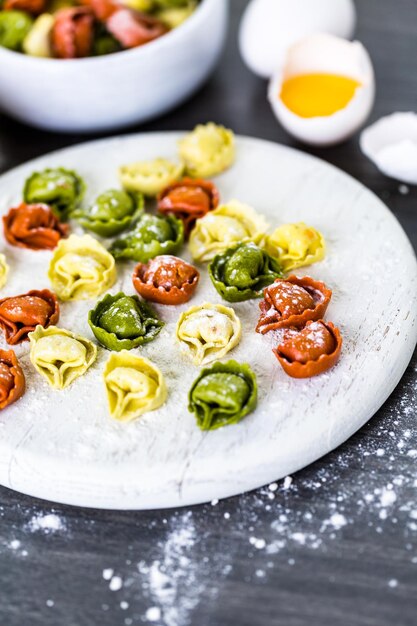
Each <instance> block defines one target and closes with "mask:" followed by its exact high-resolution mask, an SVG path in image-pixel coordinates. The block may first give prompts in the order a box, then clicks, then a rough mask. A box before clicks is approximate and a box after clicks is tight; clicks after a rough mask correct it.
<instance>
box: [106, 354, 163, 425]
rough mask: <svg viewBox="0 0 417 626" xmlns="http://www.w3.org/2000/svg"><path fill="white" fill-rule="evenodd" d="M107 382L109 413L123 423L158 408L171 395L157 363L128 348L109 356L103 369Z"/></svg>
mask: <svg viewBox="0 0 417 626" xmlns="http://www.w3.org/2000/svg"><path fill="white" fill-rule="evenodd" d="M104 384H105V387H106V393H107V398H108V402H109V410H110V415H111V417H113V418H114V419H116V420H119V421H121V422H129V421H131V420H133V419H135V418H136V417H139V416H140V415H142V414H143V413H147V412H148V411H153V410H155V409H157V408H158V407H160V406H161V405H162V404H163V403H164V402H165V400H166V398H167V395H168V392H167V387H166V384H165V380H164V377H163V375H162V373H161V371H160V370H159V369H158V368H157V367H156V365H154V364H153V363H152V362H151V361H149V360H148V359H145V358H144V357H140V356H136V355H135V354H132V353H131V352H129V351H128V350H122V351H121V352H117V353H115V352H114V353H112V354H111V355H110V357H109V359H108V361H107V363H106V365H105V368H104Z"/></svg>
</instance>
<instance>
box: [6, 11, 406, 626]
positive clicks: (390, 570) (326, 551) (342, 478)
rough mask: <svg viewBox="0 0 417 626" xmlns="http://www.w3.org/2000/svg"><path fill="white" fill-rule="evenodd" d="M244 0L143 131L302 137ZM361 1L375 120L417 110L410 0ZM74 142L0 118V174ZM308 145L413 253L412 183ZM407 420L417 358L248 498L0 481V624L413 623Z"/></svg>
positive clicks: (353, 147) (355, 154)
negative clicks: (148, 496) (242, 22)
mask: <svg viewBox="0 0 417 626" xmlns="http://www.w3.org/2000/svg"><path fill="white" fill-rule="evenodd" d="M245 4H246V2H245V1H243V0H242V1H241V0H232V1H231V5H232V7H231V9H232V20H231V27H230V33H229V37H228V42H227V47H226V50H225V53H224V56H223V59H222V62H221V64H220V66H219V67H218V69H217V71H216V73H215V74H214V76H213V77H212V79H211V80H210V81H209V83H208V84H207V85H206V86H205V87H204V88H203V89H202V90H201V91H200V92H199V93H198V94H196V95H195V96H194V97H193V98H192V100H190V101H189V102H188V103H186V104H185V105H183V106H182V107H181V108H179V109H177V110H176V111H173V112H172V113H170V114H169V115H166V116H165V117H163V118H161V119H159V120H156V121H155V122H152V123H149V124H147V125H146V126H144V127H142V128H141V130H165V129H166V130H175V129H187V128H191V127H193V125H194V124H196V123H198V122H200V121H204V120H210V119H211V120H213V121H215V122H221V123H224V124H226V125H228V126H231V127H232V128H233V129H234V130H235V131H236V132H237V133H241V134H246V135H252V136H257V137H263V138H266V139H270V140H273V141H279V142H282V143H285V144H288V145H295V146H297V147H300V146H298V144H296V143H295V142H293V141H292V140H291V139H289V138H288V136H287V135H286V134H285V133H284V132H283V131H282V130H281V129H280V127H279V126H278V125H277V124H276V123H275V120H274V118H273V116H272V113H271V111H270V109H269V106H268V105H267V103H266V100H265V91H266V84H265V82H264V81H262V80H260V79H258V78H256V77H255V76H253V75H251V74H250V73H249V71H248V70H247V69H246V68H245V67H244V66H243V64H242V63H241V61H240V58H239V55H238V52H237V46H236V33H237V25H238V21H239V17H240V15H241V12H242V9H243V7H244V6H245ZM357 4H358V13H359V26H358V31H357V37H358V39H360V40H361V41H362V42H363V43H364V44H365V45H366V46H367V48H368V50H369V52H370V54H371V56H372V59H373V61H374V64H375V70H376V77H377V92H378V93H377V101H376V106H375V109H374V112H373V118H374V119H376V118H378V117H380V116H381V115H384V114H387V113H390V112H392V111H394V110H404V111H406V110H416V103H417V72H416V64H417V61H416V59H417V31H416V24H417V5H416V3H415V0H397V2H395V3H394V2H390V1H389V0H366V2H360V3H359V2H358V3H357ZM28 97H33V95H31V94H28ZM36 97H41V88H40V91H39V94H37V95H36ZM45 106H47V103H45ZM131 130H132V129H129V132H130V131H131ZM133 130H136V129H133ZM137 130H139V129H137ZM83 139H84V137H82V136H65V135H52V134H47V133H44V132H41V131H37V130H33V129H29V128H27V127H25V126H23V125H20V124H18V123H16V122H14V121H12V120H10V119H8V118H6V117H4V116H3V117H1V116H0V170H1V171H5V170H6V169H8V168H10V167H13V166H14V165H17V164H19V163H21V162H23V161H25V160H28V159H30V158H32V157H35V156H37V155H40V154H42V153H44V152H47V151H49V150H53V149H56V148H61V147H63V146H66V145H70V144H73V143H77V142H79V141H82V140H83ZM303 149H305V148H303ZM308 151H310V152H311V153H313V154H316V155H317V156H320V157H321V158H323V159H326V160H328V161H330V162H331V163H333V164H335V165H337V166H338V167H340V168H342V169H343V170H345V171H347V172H348V173H350V174H351V175H352V176H354V177H355V178H357V179H358V180H360V181H361V182H363V183H364V184H365V185H367V186H368V187H369V188H370V189H372V190H373V191H374V192H375V193H376V194H377V195H378V196H380V197H381V198H382V199H383V200H384V202H386V203H387V205H388V206H389V208H390V209H391V210H392V211H393V213H394V214H395V215H396V216H397V218H398V219H399V220H400V222H401V223H402V225H403V227H404V228H405V230H406V232H407V233H408V235H409V237H410V239H411V241H412V242H413V245H414V247H415V248H417V213H416V211H417V188H408V187H404V186H401V185H399V183H398V182H396V181H393V180H389V179H387V178H385V177H383V176H382V175H380V174H379V173H378V172H377V170H376V169H375V168H374V167H373V165H372V164H371V163H370V162H369V161H367V160H366V159H365V158H364V157H363V156H362V155H361V153H360V151H359V148H358V142H357V138H356V137H355V138H353V139H352V140H351V141H349V142H347V143H345V144H343V145H341V146H338V147H335V148H332V149H329V150H308ZM416 415H417V358H416V357H414V359H413V361H412V363H411V364H410V366H409V368H408V370H407V372H406V374H405V376H404V378H403V380H402V381H401V383H400V384H399V385H398V387H397V389H396V390H395V392H394V393H393V394H392V396H391V397H390V398H389V400H388V401H387V402H386V403H385V405H384V406H383V407H382V409H381V410H380V411H379V412H378V414H377V415H375V417H374V418H373V419H372V420H371V422H370V423H369V424H368V425H367V426H365V427H364V428H363V429H362V430H361V431H360V432H359V433H357V434H356V435H355V436H354V437H352V438H351V439H350V440H349V441H348V442H347V443H346V444H345V445H343V446H341V447H340V448H339V449H338V450H336V451H334V452H333V453H332V454H329V455H328V456H327V457H325V458H323V459H322V460H320V461H319V462H317V463H315V464H314V465H312V466H310V467H309V468H307V469H305V470H304V471H302V472H299V473H298V474H297V475H295V476H293V477H292V478H288V479H286V480H285V481H281V482H280V483H279V484H272V485H270V486H269V487H268V486H267V487H265V488H264V489H260V490H258V491H256V492H252V493H249V494H245V495H243V496H240V497H236V498H232V499H229V500H224V501H221V502H219V503H216V502H213V503H212V504H211V505H204V506H198V507H193V508H190V509H179V510H167V511H158V512H152V511H150V512H108V511H95V510H86V509H83V510H81V509H76V508H72V507H65V506H57V505H53V504H49V503H45V502H41V501H37V500H34V499H32V498H28V497H24V496H22V495H19V494H17V493H14V492H12V491H9V490H6V489H1V488H0V624H2V625H3V624H4V626H29V625H30V626H95V625H100V626H119V625H120V626H130V625H133V624H157V625H158V626H189V625H191V626H194V625H195V626H305V625H307V624H309V625H310V626H394V625H395V626H415V624H416V623H417V617H416V616H417V466H416V464H417V428H416ZM0 436H1V431H0Z"/></svg>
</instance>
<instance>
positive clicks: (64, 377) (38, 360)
mask: <svg viewBox="0 0 417 626" xmlns="http://www.w3.org/2000/svg"><path fill="white" fill-rule="evenodd" d="M29 339H30V360H31V362H32V364H33V366H34V367H35V369H36V370H37V371H38V372H39V374H42V376H43V377H44V378H46V380H47V381H48V383H49V384H50V385H51V387H53V388H54V389H65V387H68V385H70V384H71V383H72V382H73V381H74V380H75V379H76V378H78V377H79V376H82V375H83V374H84V373H85V372H86V371H87V370H88V368H89V367H90V365H92V364H93V363H94V361H95V359H96V356H97V347H96V345H95V344H94V343H93V342H92V341H89V339H85V338H84V337H81V336H80V335H76V334H74V333H72V332H71V331H69V330H65V329H64V328H58V327H57V326H49V327H48V328H43V327H42V326H37V327H36V328H35V330H34V331H33V332H32V333H29Z"/></svg>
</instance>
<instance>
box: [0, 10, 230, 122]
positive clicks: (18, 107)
mask: <svg viewBox="0 0 417 626" xmlns="http://www.w3.org/2000/svg"><path fill="white" fill-rule="evenodd" d="M227 21H228V1H227V0H202V2H201V4H200V5H199V6H198V8H197V9H196V11H195V12H194V13H193V15H191V16H190V17H189V18H188V19H187V20H186V21H185V22H184V23H183V24H182V25H181V26H179V27H178V28H176V29H175V30H173V31H171V32H169V33H168V34H166V35H164V36H163V37H161V38H160V39H157V40H155V41H152V42H150V43H148V44H146V45H144V46H142V47H140V48H135V49H132V50H125V51H123V52H117V53H115V54H111V55H108V56H103V57H92V58H86V59H71V60H60V59H41V58H35V57H30V56H27V55H24V54H20V53H16V52H12V51H10V50H7V49H5V48H0V108H2V109H3V110H4V112H5V113H8V114H9V115H11V116H12V117H15V118H16V119H18V120H21V121H23V122H26V123H27V124H31V125H33V126H38V127H40V128H44V129H48V130H54V131H63V132H93V131H103V130H110V129H115V128H121V127H123V126H127V125H129V124H132V123H137V122H143V121H145V120H149V119H150V118H153V117H156V116H157V115H160V114H162V113H164V112H166V111H168V110H169V109H171V108H173V107H174V106H176V105H177V104H179V103H180V102H181V101H183V100H185V99H186V98H187V97H188V96H189V95H190V94H191V93H192V92H193V91H195V90H196V89H197V88H198V87H199V86H200V85H201V84H202V83H203V82H204V81H205V80H206V79H207V78H208V76H209V74H210V72H211V71H212V70H213V69H214V66H215V64H216V62H217V60H218V58H219V56H220V53H221V50H222V47H223V43H224V39H225V35H226V29H227Z"/></svg>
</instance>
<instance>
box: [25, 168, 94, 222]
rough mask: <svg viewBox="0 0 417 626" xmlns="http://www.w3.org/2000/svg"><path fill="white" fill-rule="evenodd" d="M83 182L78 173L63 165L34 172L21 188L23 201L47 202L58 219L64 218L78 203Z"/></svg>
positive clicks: (82, 193)
mask: <svg viewBox="0 0 417 626" xmlns="http://www.w3.org/2000/svg"><path fill="white" fill-rule="evenodd" d="M84 192H85V183H84V181H83V179H82V178H81V177H80V176H78V174H77V173H76V172H74V171H72V170H67V169H65V168H63V167H57V168H55V169H46V170H44V171H43V172H34V173H33V174H32V176H30V177H29V178H28V179H27V180H26V182H25V186H24V189H23V197H24V199H25V202H28V203H29V204H36V203H37V202H40V203H44V204H48V205H49V206H50V207H51V209H52V210H53V212H54V213H55V215H56V216H57V217H58V218H59V219H60V220H66V219H67V218H68V217H69V214H70V213H71V211H73V210H74V209H75V208H76V207H77V206H78V204H79V203H80V201H81V199H82V197H83V195H84Z"/></svg>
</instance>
